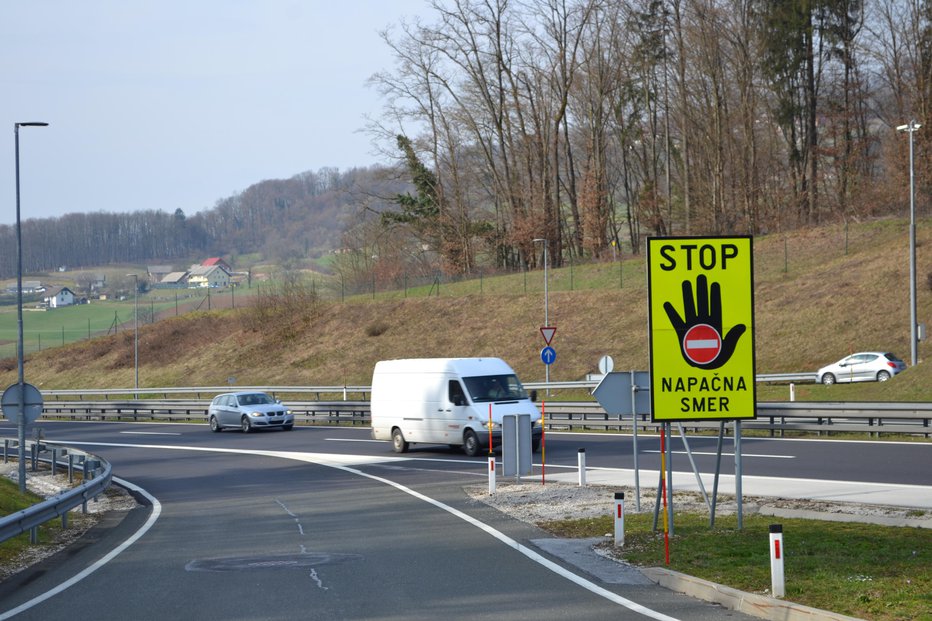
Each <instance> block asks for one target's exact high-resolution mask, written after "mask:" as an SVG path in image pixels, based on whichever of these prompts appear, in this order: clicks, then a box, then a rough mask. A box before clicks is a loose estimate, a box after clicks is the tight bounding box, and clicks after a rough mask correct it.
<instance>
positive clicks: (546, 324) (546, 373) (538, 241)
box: [533, 238, 550, 395]
mask: <svg viewBox="0 0 932 621" xmlns="http://www.w3.org/2000/svg"><path fill="white" fill-rule="evenodd" d="M533 241H534V243H535V244H543V246H544V327H547V328H549V327H550V307H549V304H548V300H547V240H546V239H542V238H537V239H534V240H533ZM544 381H545V382H546V383H548V384H549V383H550V365H549V364H545V365H544ZM547 391H548V392H547V394H548V395H549V394H550V388H547Z"/></svg>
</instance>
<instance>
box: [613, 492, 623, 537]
mask: <svg viewBox="0 0 932 621" xmlns="http://www.w3.org/2000/svg"><path fill="white" fill-rule="evenodd" d="M614 518H615V545H616V546H619V547H620V546H623V545H625V493H624V492H615V512H614Z"/></svg>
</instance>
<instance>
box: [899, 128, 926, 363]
mask: <svg viewBox="0 0 932 621" xmlns="http://www.w3.org/2000/svg"><path fill="white" fill-rule="evenodd" d="M920 127H922V125H920V124H919V123H917V122H916V121H915V120H912V121H910V122H909V123H907V124H906V125H900V126H899V127H897V128H896V131H898V132H909V354H910V363H911V364H912V366H916V361H917V358H918V356H917V352H916V349H917V346H918V339H917V338H916V327H917V326H916V176H915V169H914V167H913V132H915V131H916V130H917V129H919V128H920Z"/></svg>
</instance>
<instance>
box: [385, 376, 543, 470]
mask: <svg viewBox="0 0 932 621" xmlns="http://www.w3.org/2000/svg"><path fill="white" fill-rule="evenodd" d="M371 407H372V437H373V438H375V439H376V440H391V441H392V446H393V448H394V450H395V452H397V453H404V452H406V451H407V450H408V446H409V445H410V444H416V443H420V442H424V443H429V444H447V445H449V446H450V447H456V446H462V447H463V451H465V452H466V454H467V455H469V456H474V455H479V454H481V453H483V452H487V451H488V448H489V433H490V429H489V413H490V408H491V419H492V421H491V434H492V445H493V446H498V445H499V444H501V438H502V432H501V425H502V416H504V415H506V414H530V415H531V440H532V448H533V450H534V451H537V450H538V449H539V448H540V440H541V417H540V412H539V411H538V409H537V406H535V405H534V403H532V402H531V399H530V397H529V396H528V393H527V392H526V391H525V390H524V387H523V386H522V385H521V382H520V381H519V380H518V377H517V376H516V375H515V372H514V371H513V370H512V369H511V367H509V366H508V364H506V363H505V361H503V360H500V359H499V358H417V359H409V360H383V361H381V362H378V363H376V365H375V370H374V371H373V373H372V398H371Z"/></svg>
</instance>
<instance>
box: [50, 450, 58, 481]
mask: <svg viewBox="0 0 932 621" xmlns="http://www.w3.org/2000/svg"><path fill="white" fill-rule="evenodd" d="M51 466H52V476H55V474H56V472H55V468H56V466H58V449H52V463H51Z"/></svg>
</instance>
